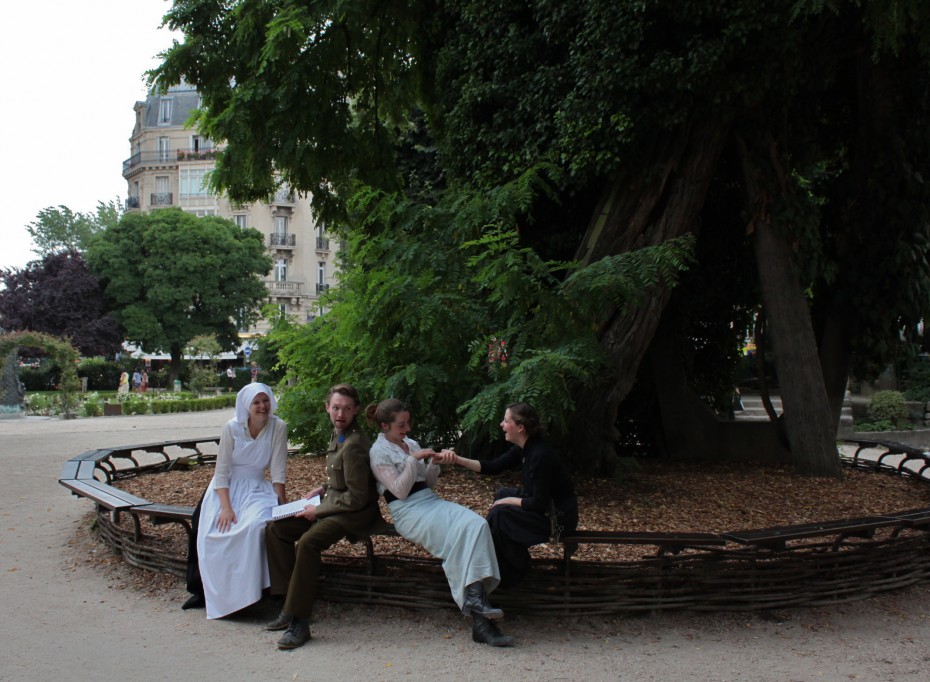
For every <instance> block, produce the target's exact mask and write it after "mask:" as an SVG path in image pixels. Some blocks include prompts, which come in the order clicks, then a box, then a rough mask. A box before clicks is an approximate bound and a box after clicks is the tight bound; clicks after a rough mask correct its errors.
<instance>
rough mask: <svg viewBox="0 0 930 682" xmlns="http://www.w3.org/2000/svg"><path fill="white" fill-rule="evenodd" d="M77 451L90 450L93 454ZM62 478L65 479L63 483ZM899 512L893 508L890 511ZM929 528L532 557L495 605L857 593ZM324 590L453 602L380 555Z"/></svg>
mask: <svg viewBox="0 0 930 682" xmlns="http://www.w3.org/2000/svg"><path fill="white" fill-rule="evenodd" d="M156 445H157V444H156ZM172 445H175V446H176V445H178V442H176V441H172V442H166V443H164V444H161V446H162V447H161V451H160V452H161V454H162V455H164V457H165V460H166V461H165V463H161V464H158V465H145V466H142V465H139V463H138V461H136V459H134V458H133V456H132V452H133V451H135V450H136V449H144V450H145V451H146V452H158V449H157V448H156V446H155V445H149V446H137V448H122V449H116V450H113V451H92V452H94V453H95V454H96V455H99V458H98V457H93V459H94V460H95V461H96V462H97V463H98V466H97V469H96V470H97V471H103V472H104V475H105V477H106V479H107V482H109V481H110V480H111V476H112V475H113V474H114V472H115V471H116V468H115V466H114V465H113V464H112V461H111V458H110V456H108V455H107V454H106V453H110V455H112V453H114V452H116V453H119V454H118V456H120V457H124V458H128V459H131V460H132V462H133V465H134V466H132V467H129V468H128V469H126V468H124V469H120V470H119V474H120V477H122V475H132V473H133V472H134V471H135V472H138V471H142V470H151V469H152V468H153V467H162V468H167V467H169V466H170V460H171V458H170V457H168V455H166V454H165V447H167V446H172ZM185 446H186V447H191V445H190V444H189V443H188V444H185V445H182V446H181V447H185ZM193 447H194V448H195V449H196V451H197V454H196V457H198V458H200V457H202V455H201V453H200V451H199V448H198V447H197V445H196V443H195V444H194V445H193ZM861 451H862V448H860V450H859V451H857V452H856V455H855V456H854V457H852V458H846V459H845V460H844V464H846V465H847V466H854V467H859V468H868V469H870V470H874V471H887V472H892V473H896V474H899V475H908V476H917V477H918V478H920V479H921V480H925V481H926V480H928V479H927V478H926V477H925V476H924V473H925V472H926V471H927V470H928V461H924V462H919V463H918V464H919V469H915V468H914V467H913V466H912V465H913V460H914V459H920V458H921V457H920V456H918V455H917V454H914V453H912V454H911V455H910V456H905V457H903V458H902V459H901V460H900V461H899V462H897V463H894V464H889V463H888V462H887V460H888V456H887V455H888V454H889V453H888V452H886V453H885V454H883V455H881V456H880V457H879V458H878V462H877V463H876V462H875V461H871V460H869V461H866V460H864V459H861V458H860V452H861ZM898 454H900V453H898ZM921 455H922V453H921ZM81 457H82V458H84V460H86V459H91V458H92V457H90V456H89V453H85V454H84V455H82V456H81ZM924 460H930V456H924ZM73 461H74V460H72V462H73ZM909 462H910V463H911V465H910V466H908V463H909ZM67 467H68V465H67V464H66V471H67V470H68V468H67ZM62 484H63V485H65V484H66V481H65V480H64V479H62ZM911 511H913V510H911ZM921 511H930V510H921ZM901 514H902V515H903V514H905V512H901ZM895 516H896V515H895V514H889V515H888V518H891V519H893V518H895ZM97 522H98V523H97V525H98V528H99V532H100V537H101V539H102V540H103V541H104V542H105V543H106V544H107V545H109V546H110V547H112V548H113V549H114V550H115V551H116V552H117V553H119V554H121V555H122V556H123V558H124V559H125V560H126V561H127V562H128V563H130V564H132V565H134V566H138V567H141V568H145V569H148V570H153V571H160V572H165V573H170V574H173V575H177V576H182V577H183V576H184V573H185V566H186V558H185V557H184V556H178V555H177V554H176V547H173V546H162V545H159V543H157V542H154V541H152V539H151V537H150V536H146V535H145V533H144V532H143V533H142V534H141V535H139V534H137V533H136V532H134V531H130V530H127V529H126V528H124V527H121V526H120V524H119V514H118V513H114V511H112V510H108V509H106V508H104V507H102V506H101V505H100V504H99V503H98V504H97ZM928 528H930V524H926V523H925V524H913V523H907V522H904V521H901V522H900V523H895V522H891V523H890V524H889V525H888V526H887V527H884V528H882V529H881V530H880V531H879V532H878V533H877V534H876V535H875V537H871V538H866V539H863V538H846V537H844V536H841V534H840V533H837V534H836V535H835V536H824V537H818V538H816V539H809V540H807V541H800V542H789V543H787V546H786V547H785V548H784V549H783V550H780V551H775V550H772V549H766V548H764V547H756V546H744V545H739V544H735V543H728V544H727V545H726V546H723V547H721V548H708V549H687V550H684V551H682V552H681V553H680V554H662V555H661V556H655V557H650V558H646V559H643V560H640V561H625V562H588V561H578V560H569V559H566V560H564V561H559V560H552V559H546V560H542V559H539V560H534V565H533V570H532V571H531V572H530V575H529V577H528V578H527V580H526V581H525V582H524V583H523V584H522V585H521V586H520V587H519V588H516V589H512V590H507V591H498V592H496V593H495V595H494V601H495V604H497V605H499V606H501V607H503V608H505V609H507V610H508V611H513V612H515V613H526V614H550V615H554V614H558V615H570V616H581V615H585V616H590V615H616V614H622V613H632V612H642V611H660V610H692V611H752V610H761V609H773V608H785V607H799V606H823V605H827V604H837V603H842V602H849V601H855V600H860V599H865V598H868V597H870V596H872V595H874V594H878V593H881V592H889V591H893V590H899V589H901V588H904V587H907V586H909V585H913V584H915V583H919V582H922V581H926V580H927V578H928V576H930V532H928V530H927V529H928ZM722 535H724V536H725V535H726V534H722ZM375 546H376V547H377V540H375ZM569 568H570V571H569V570H568V569H569ZM320 597H321V598H322V599H328V600H330V601H337V602H347V603H358V604H368V605H387V606H403V607H408V608H455V603H454V602H453V601H452V599H451V597H450V595H449V588H448V584H447V583H446V580H445V577H444V575H443V573H442V568H441V566H440V563H439V561H438V560H435V559H429V558H415V557H404V556H393V555H378V554H377V552H375V555H374V556H373V557H369V558H365V557H344V556H337V555H324V566H323V578H322V583H321V590H320Z"/></svg>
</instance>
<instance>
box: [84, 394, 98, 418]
mask: <svg viewBox="0 0 930 682" xmlns="http://www.w3.org/2000/svg"><path fill="white" fill-rule="evenodd" d="M81 414H82V415H83V416H85V417H99V416H100V415H102V414H103V404H102V403H101V401H100V396H99V395H98V394H97V393H88V394H87V395H85V396H84V402H83V404H82V405H81Z"/></svg>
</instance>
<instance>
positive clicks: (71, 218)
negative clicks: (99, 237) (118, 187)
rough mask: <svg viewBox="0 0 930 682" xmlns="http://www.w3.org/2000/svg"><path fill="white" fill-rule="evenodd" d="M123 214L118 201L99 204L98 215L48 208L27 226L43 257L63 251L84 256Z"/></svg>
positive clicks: (60, 208)
mask: <svg viewBox="0 0 930 682" xmlns="http://www.w3.org/2000/svg"><path fill="white" fill-rule="evenodd" d="M122 213H123V210H122V208H121V206H120V203H119V201H118V200H116V201H110V202H108V203H104V202H102V201H98V202H97V210H96V212H95V213H75V212H74V211H72V210H71V209H70V208H68V207H67V206H63V205H62V206H57V207H54V206H49V207H48V208H43V209H42V210H41V211H39V213H38V214H37V215H36V219H35V220H34V221H33V222H31V223H29V225H27V226H26V231H27V232H28V233H29V236H30V237H32V241H33V243H34V244H35V247H34V248H33V251H35V252H36V253H37V254H38V255H39V256H40V257H45V256H48V255H50V254H53V253H61V252H63V251H78V252H83V251H84V250H85V249H86V248H87V246H88V244H89V243H90V240H91V238H92V237H93V236H94V235H95V234H97V233H98V232H101V231H102V230H105V229H107V228H108V227H111V226H113V225H115V224H116V223H118V222H119V219H120V216H121V215H122Z"/></svg>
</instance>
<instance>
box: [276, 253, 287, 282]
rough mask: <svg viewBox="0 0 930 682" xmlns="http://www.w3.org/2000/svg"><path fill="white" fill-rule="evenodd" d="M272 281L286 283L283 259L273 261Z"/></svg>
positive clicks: (285, 266)
mask: <svg viewBox="0 0 930 682" xmlns="http://www.w3.org/2000/svg"><path fill="white" fill-rule="evenodd" d="M274 281H275V282H286V281H287V261H286V260H285V259H283V258H279V259H278V260H276V261H275V264H274Z"/></svg>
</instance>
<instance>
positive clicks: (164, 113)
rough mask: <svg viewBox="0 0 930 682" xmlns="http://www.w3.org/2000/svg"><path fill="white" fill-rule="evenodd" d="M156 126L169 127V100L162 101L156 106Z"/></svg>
mask: <svg viewBox="0 0 930 682" xmlns="http://www.w3.org/2000/svg"><path fill="white" fill-rule="evenodd" d="M158 125H160V126H167V125H171V99H164V98H163V99H162V100H161V102H160V103H159V106H158Z"/></svg>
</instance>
